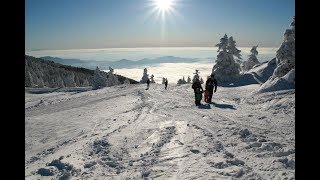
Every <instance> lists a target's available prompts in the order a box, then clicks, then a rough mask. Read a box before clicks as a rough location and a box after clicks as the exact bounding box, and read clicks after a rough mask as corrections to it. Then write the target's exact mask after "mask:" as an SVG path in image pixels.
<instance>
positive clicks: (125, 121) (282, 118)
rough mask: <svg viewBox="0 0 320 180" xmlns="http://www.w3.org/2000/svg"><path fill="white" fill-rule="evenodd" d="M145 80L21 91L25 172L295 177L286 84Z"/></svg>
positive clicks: (291, 110)
mask: <svg viewBox="0 0 320 180" xmlns="http://www.w3.org/2000/svg"><path fill="white" fill-rule="evenodd" d="M145 87H146V86H145V84H141V85H120V86H115V87H109V88H103V89H100V90H95V91H86V92H81V93H71V92H52V93H47V94H29V93H26V109H25V114H26V115H25V137H26V139H25V154H26V156H25V157H26V158H25V174H26V175H25V176H26V179H39V178H41V179H52V178H53V179H59V178H61V179H64V178H71V179H143V178H150V179H295V135H294V134H295V123H294V113H295V112H294V108H295V106H294V91H281V92H277V93H274V92H273V93H263V94H254V93H252V92H253V91H254V90H255V89H257V88H258V87H259V85H257V84H255V85H248V86H242V87H234V88H223V87H218V90H217V93H214V94H213V102H214V103H213V104H211V105H209V104H207V103H204V102H203V101H202V103H203V105H201V106H200V107H199V108H198V107H196V106H195V105H194V94H193V90H192V89H191V85H180V86H178V85H172V84H169V86H168V90H164V85H161V84H151V85H150V89H149V90H145Z"/></svg>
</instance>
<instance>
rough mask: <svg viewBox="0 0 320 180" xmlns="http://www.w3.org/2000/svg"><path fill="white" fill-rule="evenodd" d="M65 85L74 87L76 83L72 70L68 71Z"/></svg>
mask: <svg viewBox="0 0 320 180" xmlns="http://www.w3.org/2000/svg"><path fill="white" fill-rule="evenodd" d="M65 85H66V87H75V86H76V83H75V81H74V74H73V72H71V73H69V74H68V75H67V76H66V78H65Z"/></svg>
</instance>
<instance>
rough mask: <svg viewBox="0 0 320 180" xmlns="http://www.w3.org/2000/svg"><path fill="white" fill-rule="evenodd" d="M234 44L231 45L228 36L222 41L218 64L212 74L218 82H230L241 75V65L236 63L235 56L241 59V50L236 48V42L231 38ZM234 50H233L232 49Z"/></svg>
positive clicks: (219, 45)
mask: <svg viewBox="0 0 320 180" xmlns="http://www.w3.org/2000/svg"><path fill="white" fill-rule="evenodd" d="M231 40H232V43H231V44H229V39H228V36H227V35H226V34H225V35H224V37H223V38H221V39H220V43H219V44H217V45H216V47H218V52H219V54H218V55H217V60H216V64H215V65H214V66H213V68H212V73H213V74H215V78H216V79H217V80H218V81H221V82H223V81H228V80H230V79H232V78H236V77H238V76H239V75H240V65H239V64H238V63H236V62H235V60H234V58H233V55H236V56H237V57H240V56H241V55H240V52H239V51H240V50H237V48H236V47H235V41H234V40H233V38H231ZM230 48H232V49H230Z"/></svg>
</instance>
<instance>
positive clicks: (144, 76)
mask: <svg viewBox="0 0 320 180" xmlns="http://www.w3.org/2000/svg"><path fill="white" fill-rule="evenodd" d="M148 79H149V75H148V69H147V68H144V70H143V76H142V78H141V80H140V83H146V82H147V80H148Z"/></svg>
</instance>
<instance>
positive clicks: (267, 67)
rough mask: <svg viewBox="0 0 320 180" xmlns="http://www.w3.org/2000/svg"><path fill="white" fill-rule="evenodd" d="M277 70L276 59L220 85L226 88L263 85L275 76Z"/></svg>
mask: <svg viewBox="0 0 320 180" xmlns="http://www.w3.org/2000/svg"><path fill="white" fill-rule="evenodd" d="M275 68H276V58H274V59H272V60H270V61H267V62H264V63H262V64H260V65H256V66H255V67H253V68H252V69H250V70H249V71H246V72H245V73H243V74H241V75H240V76H239V77H237V78H234V79H231V80H229V81H227V82H222V83H220V82H219V81H218V84H220V85H222V86H224V87H232V86H245V85H250V84H263V83H265V82H266V81H267V80H268V79H269V78H270V77H271V76H272V74H273V71H274V69H275Z"/></svg>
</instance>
